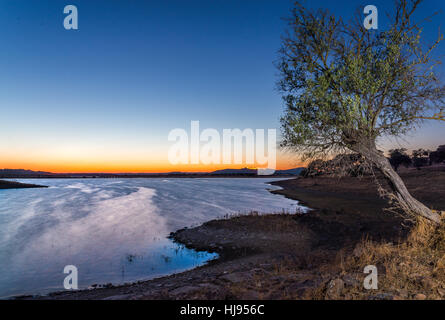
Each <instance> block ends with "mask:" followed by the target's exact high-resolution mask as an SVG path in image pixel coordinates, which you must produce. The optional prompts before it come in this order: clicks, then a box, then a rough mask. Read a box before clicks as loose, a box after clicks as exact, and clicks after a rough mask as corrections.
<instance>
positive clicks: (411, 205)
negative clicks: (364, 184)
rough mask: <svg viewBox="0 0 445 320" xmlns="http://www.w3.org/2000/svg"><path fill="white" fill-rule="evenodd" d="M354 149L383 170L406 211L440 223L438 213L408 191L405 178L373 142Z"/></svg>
mask: <svg viewBox="0 0 445 320" xmlns="http://www.w3.org/2000/svg"><path fill="white" fill-rule="evenodd" d="M354 149H355V151H357V152H359V153H360V154H362V155H363V156H364V157H365V158H366V159H367V160H368V161H370V162H371V163H372V164H373V165H374V166H376V168H377V169H379V171H381V172H382V174H383V176H384V177H385V179H386V180H387V181H388V183H389V186H390V188H391V191H392V192H393V196H394V199H393V200H396V201H397V203H398V205H399V206H400V208H401V209H402V210H403V211H404V212H405V213H407V214H411V215H417V216H418V215H420V216H422V217H424V218H427V219H429V220H431V221H434V222H436V223H440V220H441V218H440V216H439V215H438V214H437V213H434V212H432V211H431V210H430V209H429V208H428V207H426V206H425V205H424V204H423V203H421V202H420V201H418V200H416V199H415V198H414V197H413V196H412V195H411V194H410V193H409V192H408V189H407V188H406V186H405V183H404V182H403V180H402V179H401V178H400V176H399V175H398V174H397V172H395V171H394V169H393V168H392V166H391V164H390V163H389V161H388V159H387V158H386V157H385V156H384V155H383V154H382V153H380V152H379V151H378V150H377V148H376V147H375V145H374V144H371V146H364V145H360V146H357V148H354Z"/></svg>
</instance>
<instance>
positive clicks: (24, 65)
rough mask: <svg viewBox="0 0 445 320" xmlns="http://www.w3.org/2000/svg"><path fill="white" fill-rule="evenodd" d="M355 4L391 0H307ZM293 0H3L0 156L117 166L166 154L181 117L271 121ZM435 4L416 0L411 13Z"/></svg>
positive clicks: (437, 5) (430, 128)
mask: <svg viewBox="0 0 445 320" xmlns="http://www.w3.org/2000/svg"><path fill="white" fill-rule="evenodd" d="M68 4H74V5H76V6H77V8H78V11H79V30H70V31H68V30H65V29H64V28H63V19H64V14H63V8H64V6H65V5H68ZM365 4H374V5H376V6H377V7H378V9H379V23H380V26H381V27H384V26H385V19H386V18H385V15H384V13H383V12H384V11H385V10H389V9H390V8H391V7H392V2H391V1H374V0H373V1H368V2H363V1H317V0H312V1H309V2H308V5H309V6H311V7H314V8H317V7H325V8H329V9H331V10H332V11H333V12H334V13H335V14H336V15H341V16H342V17H344V18H345V19H349V18H350V17H351V15H352V14H354V13H355V10H356V9H357V8H358V7H360V6H363V5H365ZM291 5H292V1H287V0H280V1H264V0H259V1H258V0H257V1H253V0H243V1H241V0H240V1H232V0H225V1H217V0H207V1H193V0H191V1H168V0H167V1H131V0H130V1H117V0H109V1H104V0H89V1H86V0H85V1H70V0H65V1H59V0H43V1H21V0H13V1H7V0H1V1H0V36H1V41H2V46H1V50H0V114H1V123H2V125H1V127H0V135H1V137H2V139H0V167H5V166H7V165H8V166H11V165H12V164H16V167H24V166H28V167H30V168H33V169H47V168H48V167H51V166H53V167H54V168H56V167H57V168H56V170H63V169H62V166H56V165H55V163H56V161H59V162H64V161H65V162H66V163H67V164H68V163H71V162H70V161H74V160H76V161H79V162H82V163H83V164H84V165H85V166H87V165H88V164H90V165H92V166H100V165H101V164H104V163H105V162H111V161H114V162H116V163H121V164H122V166H124V164H128V163H130V162H131V159H135V158H143V159H145V160H146V161H147V169H149V167H150V166H149V165H148V163H150V161H154V162H156V161H157V162H156V163H161V162H162V161H165V157H164V155H165V152H166V151H165V150H166V146H167V144H168V142H167V135H168V132H169V131H170V130H172V129H174V128H184V129H188V128H189V126H190V121H191V120H199V121H200V122H201V126H202V128H207V127H211V128H216V129H222V128H265V129H267V128H279V117H280V115H281V113H282V110H283V105H282V102H281V98H280V94H279V93H278V92H277V91H276V89H275V82H276V80H277V71H276V69H275V67H274V65H273V61H274V60H276V59H277V50H278V49H279V47H280V36H281V35H282V33H283V31H284V29H285V23H284V21H283V20H282V19H281V18H282V17H286V16H288V15H289V9H290V7H291ZM444 8H445V5H444V2H443V1H435V0H429V1H428V0H426V1H425V3H424V4H423V5H422V7H421V9H420V10H419V12H418V15H419V16H428V15H430V14H431V13H432V12H433V11H434V10H438V9H444ZM443 16H444V13H442V18H440V17H436V18H434V19H433V21H432V22H431V23H430V24H429V25H428V27H427V28H426V29H425V34H426V35H427V37H431V39H432V35H436V34H437V28H438V27H439V25H440V24H441V21H442V20H443ZM442 27H443V25H442ZM444 47H445V45H442V46H441V48H440V50H439V51H438V55H441V56H443V54H444V53H445V48H444ZM441 68H443V67H441ZM444 137H445V125H444V124H443V123H442V124H437V123H436V124H432V123H431V124H427V125H426V126H425V128H424V129H422V130H420V131H418V132H416V133H415V134H413V137H412V138H409V141H410V143H406V142H403V141H401V143H402V144H403V145H404V146H407V147H408V148H416V147H421V146H425V147H430V148H434V147H436V146H437V144H444V143H445V138H444ZM13 159H16V160H15V161H16V163H13V162H12V161H13ZM48 159H53V162H51V164H48V161H47V160H48ZM69 159H71V160H69ZM45 161H47V162H45ZM2 164H3V165H2ZM59 167H60V168H59ZM67 168H68V167H67ZM123 169H125V168H124V167H123ZM130 169H131V168H130ZM116 170H117V169H116Z"/></svg>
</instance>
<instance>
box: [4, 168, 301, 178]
mask: <svg viewBox="0 0 445 320" xmlns="http://www.w3.org/2000/svg"><path fill="white" fill-rule="evenodd" d="M301 170H303V168H293V169H287V170H276V171H275V173H274V174H273V176H285V175H286V176H289V175H291V176H297V175H299V174H300V172H301ZM257 173H258V172H257V169H249V168H242V169H223V170H216V171H213V172H168V173H52V172H46V171H33V170H25V169H0V178H17V179H20V178H23V179H26V178H159V177H175V178H182V177H198V178H199V177H208V176H255V177H256V176H258V174H257Z"/></svg>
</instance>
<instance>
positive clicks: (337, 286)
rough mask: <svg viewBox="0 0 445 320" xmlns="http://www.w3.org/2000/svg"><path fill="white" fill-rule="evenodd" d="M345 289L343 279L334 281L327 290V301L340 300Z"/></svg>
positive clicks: (330, 282)
mask: <svg viewBox="0 0 445 320" xmlns="http://www.w3.org/2000/svg"><path fill="white" fill-rule="evenodd" d="M344 287H345V283H344V282H343V280H342V279H334V280H331V281H329V283H328V286H327V290H326V299H331V300H337V299H339V298H340V295H341V292H342V291H343V288H344Z"/></svg>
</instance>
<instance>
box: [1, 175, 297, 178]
mask: <svg viewBox="0 0 445 320" xmlns="http://www.w3.org/2000/svg"><path fill="white" fill-rule="evenodd" d="M0 178H1V179H135V178H165V179H171V178H174V179H176V178H296V175H284V174H279V175H256V174H255V175H253V174H252V175H250V174H230V175H229V174H221V175H206V174H174V175H168V174H167V175H91V176H89V175H79V176H74V175H57V176H55V175H51V176H11V177H9V176H0Z"/></svg>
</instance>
